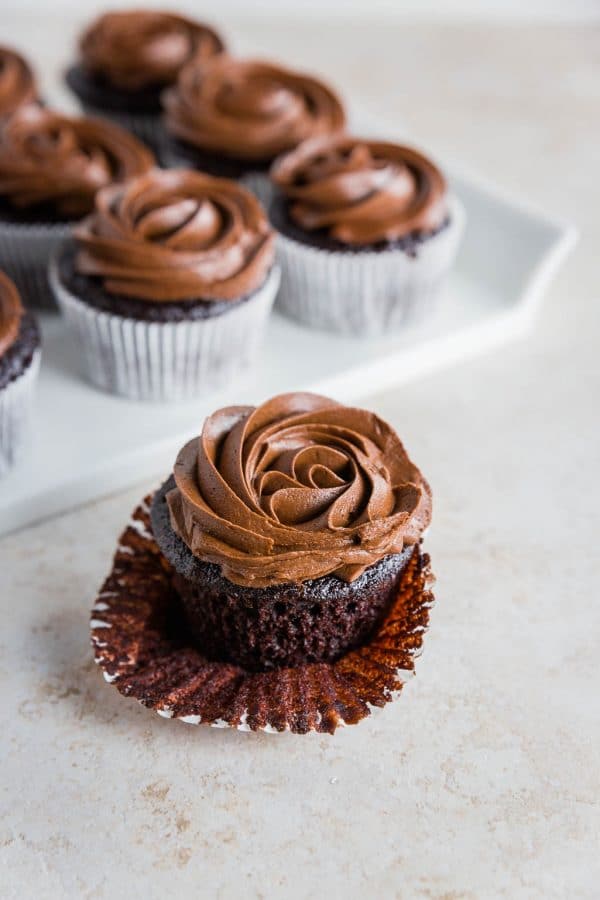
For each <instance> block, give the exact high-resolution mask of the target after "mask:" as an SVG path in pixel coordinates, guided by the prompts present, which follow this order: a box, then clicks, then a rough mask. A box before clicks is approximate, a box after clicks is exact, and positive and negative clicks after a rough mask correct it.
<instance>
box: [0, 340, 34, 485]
mask: <svg viewBox="0 0 600 900" xmlns="http://www.w3.org/2000/svg"><path fill="white" fill-rule="evenodd" d="M40 358H41V351H40V350H39V349H37V350H36V351H35V353H34V354H33V358H32V360H31V362H30V363H29V365H28V367H27V368H26V369H25V371H24V372H23V373H22V374H21V375H19V376H18V377H17V378H15V379H14V381H10V382H9V383H8V384H7V385H6V387H4V388H0V476H2V475H4V473H5V472H6V471H7V470H8V469H10V468H12V466H13V465H14V464H15V463H17V462H18V461H19V459H20V458H21V456H22V455H23V453H24V451H25V450H26V447H27V445H28V443H29V439H30V437H31V418H32V416H31V413H32V404H33V397H34V392H35V383H36V381H37V376H38V372H39V368H40Z"/></svg>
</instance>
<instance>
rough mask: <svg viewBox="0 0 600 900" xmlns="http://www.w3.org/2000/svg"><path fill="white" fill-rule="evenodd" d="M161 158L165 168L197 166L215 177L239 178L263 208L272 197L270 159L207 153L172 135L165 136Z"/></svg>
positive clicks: (236, 179) (267, 206)
mask: <svg viewBox="0 0 600 900" xmlns="http://www.w3.org/2000/svg"><path fill="white" fill-rule="evenodd" d="M162 158H163V162H164V165H166V166H168V167H169V168H180V167H181V168H187V169H189V168H192V169H198V170H199V171H201V172H207V173H208V174H209V175H213V176H214V177H215V178H232V179H233V180H234V181H239V182H240V183H241V184H243V185H244V187H247V188H248V190H249V191H252V193H253V194H254V196H255V197H256V198H257V199H258V200H259V201H260V202H261V203H262V205H263V206H264V208H265V209H266V210H267V211H268V209H269V206H270V204H271V200H272V197H273V185H272V182H271V180H270V178H269V168H270V165H271V162H272V160H263V161H258V162H255V163H254V162H249V161H248V160H243V159H235V158H233V157H230V156H225V155H223V154H214V153H209V152H206V151H203V150H201V149H200V148H199V147H194V146H192V145H191V144H187V143H185V142H184V141H179V140H176V139H175V138H173V137H168V138H167V139H166V141H165V143H164V146H163V157H162Z"/></svg>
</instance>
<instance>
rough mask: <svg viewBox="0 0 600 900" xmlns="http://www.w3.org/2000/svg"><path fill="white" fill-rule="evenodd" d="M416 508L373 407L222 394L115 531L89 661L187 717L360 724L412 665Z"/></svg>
mask: <svg viewBox="0 0 600 900" xmlns="http://www.w3.org/2000/svg"><path fill="white" fill-rule="evenodd" d="M430 517H431V492H430V490H429V486H428V484H427V482H426V481H425V479H424V477H423V476H422V474H421V473H420V471H419V470H418V469H417V467H416V466H415V465H414V464H413V463H412V462H411V461H410V459H409V458H408V456H407V454H406V451H405V449H404V447H403V445H402V443H401V441H400V439H399V437H398V435H397V434H396V433H395V431H394V430H393V429H392V428H391V427H390V426H389V425H388V424H387V423H385V422H384V421H382V420H381V419H379V418H378V417H377V416H376V415H374V414H373V413H370V412H367V411H365V410H362V409H356V408H351V407H346V406H342V405H341V404H339V403H336V402H334V401H333V400H328V399H327V398H325V397H320V396H317V395H314V394H302V393H299V394H285V395H281V396H278V397H274V398H273V399H271V400H269V401H267V402H266V403H263V404H262V405H260V406H258V407H249V406H234V407H229V408H226V409H221V410H219V411H217V412H216V413H214V414H213V415H211V416H209V417H208V418H207V419H206V421H205V423H204V426H203V429H202V433H201V435H200V436H199V437H198V438H194V439H193V440H191V441H190V442H189V443H188V444H187V445H186V446H185V447H183V449H182V450H181V452H180V453H179V455H178V457H177V460H176V462H175V467H174V472H173V475H172V476H171V477H170V478H169V479H168V480H167V481H166V482H165V483H164V484H163V486H162V487H161V488H160V489H159V490H158V491H157V493H156V494H155V496H154V499H153V500H152V501H151V503H150V508H148V505H147V504H146V503H144V504H142V506H140V507H139V508H138V510H137V511H136V512H135V513H134V520H133V522H132V524H131V526H130V527H129V528H128V529H127V530H126V532H125V533H124V534H123V536H122V538H121V540H120V542H119V549H118V551H117V554H116V556H115V562H114V568H113V571H112V572H111V574H110V576H109V578H108V579H107V581H106V582H105V585H104V587H103V589H102V591H101V593H100V595H99V597H98V601H97V603H96V606H95V608H94V613H93V620H92V628H93V642H94V646H95V653H96V660H97V662H98V663H99V664H100V665H101V666H102V668H103V669H104V673H105V677H106V678H107V680H109V681H111V682H115V683H116V685H117V687H118V688H119V690H120V691H122V693H124V694H126V695H128V696H134V697H137V698H138V699H140V700H141V701H142V702H143V703H145V704H146V705H148V706H152V707H153V708H155V709H156V710H157V711H158V712H160V713H161V715H164V716H167V717H172V716H176V717H178V718H182V719H183V720H184V721H185V722H189V723H193V724H196V723H198V722H205V723H208V724H213V725H217V726H224V725H230V726H232V727H236V728H240V729H242V730H255V729H264V730H267V731H274V730H275V731H284V730H291V731H297V732H306V731H310V730H318V731H334V730H335V728H336V727H337V726H338V725H343V724H352V723H354V722H357V721H359V720H360V719H361V718H363V717H364V716H366V715H368V714H369V711H370V708H372V707H373V706H383V705H384V704H385V703H386V702H387V701H388V700H390V699H392V696H393V693H394V692H396V691H398V690H400V688H401V687H402V683H403V681H404V680H406V677H407V676H408V675H409V674H412V669H413V668H414V663H413V657H414V655H415V654H416V653H417V652H418V650H419V648H420V646H421V641H422V636H423V632H424V630H425V627H426V625H427V620H428V613H427V609H428V607H429V606H430V604H431V601H432V597H431V594H430V592H429V591H428V590H427V589H426V587H427V584H428V581H429V579H430V572H429V564H428V558H427V556H426V555H425V554H423V553H422V551H421V546H420V544H421V537H422V534H423V532H424V530H425V529H426V527H427V525H428V524H429V520H430ZM108 626H110V627H108Z"/></svg>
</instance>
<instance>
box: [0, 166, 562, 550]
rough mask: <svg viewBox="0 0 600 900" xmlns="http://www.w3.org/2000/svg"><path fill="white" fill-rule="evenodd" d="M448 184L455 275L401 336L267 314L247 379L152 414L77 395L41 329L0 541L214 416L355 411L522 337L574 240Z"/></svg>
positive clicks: (75, 375)
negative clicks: (280, 400) (36, 372)
mask: <svg viewBox="0 0 600 900" xmlns="http://www.w3.org/2000/svg"><path fill="white" fill-rule="evenodd" d="M450 181H451V186H452V188H453V190H455V191H456V192H457V193H458V195H459V196H460V197H461V199H462V201H463V203H464V206H465V209H466V213H467V228H466V232H465V235H464V239H463V244H462V247H461V251H460V255H459V259H458V263H457V266H456V268H455V270H454V272H453V274H452V276H451V278H450V279H449V282H448V285H447V289H446V291H445V295H444V297H443V298H442V301H441V303H440V304H439V311H438V312H437V313H436V314H435V315H434V316H433V317H432V318H431V319H430V320H429V321H428V322H427V323H423V324H421V325H419V326H415V327H414V328H413V329H412V330H407V331H406V332H405V333H404V334H403V335H401V336H396V337H389V338H387V337H386V338H384V339H374V340H369V341H361V340H357V339H354V338H342V337H336V336H333V335H328V334H323V333H318V332H314V331H310V330H307V329H305V328H303V327H301V326H299V325H296V324H294V323H292V322H290V321H288V320H286V319H284V318H282V317H281V316H279V315H277V314H274V315H273V317H272V320H271V322H270V325H269V328H268V333H267V335H266V340H265V343H264V349H263V353H262V357H261V359H260V364H259V365H258V367H257V368H256V370H255V371H254V372H252V373H249V374H247V375H246V376H244V378H243V379H242V381H241V382H238V383H236V384H232V385H230V386H229V387H228V388H227V389H226V390H222V391H220V392H218V393H216V392H215V393H212V394H211V395H210V396H206V397H203V398H198V400H197V401H194V402H192V403H186V404H180V405H170V406H162V405H161V406H159V405H148V404H136V403H132V402H129V401H126V400H122V399H119V398H115V397H112V396H109V395H105V394H102V393H100V392H99V391H97V390H95V389H94V388H92V387H90V386H89V385H88V384H86V383H85V382H84V381H83V380H82V379H81V376H80V371H79V365H78V361H77V347H76V346H74V344H73V341H72V339H71V337H70V335H69V334H68V333H66V332H65V330H64V327H63V325H62V323H61V320H60V318H59V317H58V316H54V315H52V314H48V315H46V316H44V317H42V328H43V338H44V343H43V362H42V370H41V376H40V384H39V390H38V395H37V401H36V410H35V427H34V434H33V444H32V447H31V450H30V453H29V455H28V457H27V458H26V459H24V460H23V461H22V463H21V464H20V465H19V466H18V467H17V468H16V469H15V470H13V472H11V473H10V474H9V475H8V476H7V477H5V478H4V479H3V480H2V482H1V484H0V534H2V533H6V532H8V531H12V530H14V529H17V528H20V527H22V526H24V525H27V524H29V523H32V522H35V521H38V520H40V519H42V518H45V517H48V516H51V515H54V514H56V513H60V512H62V511H64V510H67V509H69V508H71V507H74V506H76V505H78V504H81V503H84V502H86V501H89V500H92V499H94V498H97V497H100V496H102V495H105V494H107V493H110V492H112V491H115V490H118V489H120V488H124V487H126V486H129V485H131V484H134V483H135V482H142V481H145V480H147V479H150V478H154V477H156V479H157V480H158V479H159V478H160V477H161V476H165V475H166V473H167V472H168V471H169V469H170V468H171V466H172V463H173V460H174V457H175V454H176V452H177V450H178V449H179V447H180V446H181V445H182V444H183V443H184V441H185V440H187V439H188V438H189V437H190V436H193V435H195V434H197V433H198V432H199V430H200V427H201V425H202V421H203V419H204V417H205V415H206V414H207V413H209V412H211V411H213V410H214V409H217V408H218V407H220V406H223V405H227V404H230V403H236V404H238V403H246V402H250V403H252V402H256V401H260V400H263V399H265V398H266V397H268V396H269V395H272V394H274V393H280V392H283V391H289V390H299V389H302V390H312V391H316V392H321V393H325V394H329V395H331V396H333V397H335V398H336V399H339V400H342V401H353V400H357V399H359V398H360V397H361V396H365V395H368V394H370V393H373V392H374V391H377V390H380V389H384V388H389V387H391V386H394V385H399V384H402V383H405V382H407V381H409V380H410V379H412V378H415V377H417V376H419V375H421V374H423V373H425V372H430V371H432V370H434V369H437V368H439V367H441V366H447V365H449V364H450V363H453V362H455V361H457V360H461V359H465V358H466V357H468V356H470V355H473V354H475V353H480V352H482V351H483V350H487V349H489V348H491V347H493V346H495V345H498V344H500V343H501V342H503V341H506V340H509V339H512V338H516V337H519V336H521V335H524V334H525V333H526V332H527V330H528V329H529V328H530V327H531V326H532V324H533V321H534V317H535V313H536V309H537V306H538V303H539V300H540V298H541V296H542V294H543V292H544V290H545V288H546V286H547V285H548V283H549V281H550V279H551V278H552V277H553V275H554V273H555V272H556V270H557V268H558V266H559V265H560V263H561V262H562V260H563V259H564V257H565V256H566V254H567V253H568V251H569V249H570V248H571V246H572V244H573V243H574V240H575V234H574V232H573V230H572V229H571V228H569V227H568V226H566V225H564V224H563V223H560V222H558V221H555V220H553V219H552V218H549V217H547V216H545V215H541V214H539V213H536V212H534V211H530V210H528V209H527V208H524V207H523V206H522V205H520V204H515V203H514V202H512V201H511V200H510V199H508V198H506V197H504V196H503V195H502V194H500V193H498V191H497V190H496V189H495V188H492V187H489V186H486V185H485V184H483V183H481V182H479V181H477V180H476V179H473V178H471V177H467V176H464V175H459V174H454V175H452V173H451V177H450Z"/></svg>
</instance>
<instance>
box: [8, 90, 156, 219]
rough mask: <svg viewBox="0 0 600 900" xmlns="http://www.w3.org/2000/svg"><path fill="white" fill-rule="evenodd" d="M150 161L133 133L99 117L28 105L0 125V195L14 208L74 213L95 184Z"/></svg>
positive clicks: (88, 200)
mask: <svg viewBox="0 0 600 900" xmlns="http://www.w3.org/2000/svg"><path fill="white" fill-rule="evenodd" d="M153 164H154V158H153V156H152V154H151V153H150V151H149V150H147V149H146V147H144V145H143V144H142V143H140V141H138V140H137V138H135V137H133V135H131V134H129V132H127V131H125V130H124V129H123V128H119V127H118V126H117V125H113V124H112V123H109V122H106V121H105V120H103V119H87V118H81V119H77V118H70V117H68V116H64V115H61V114H60V113H56V112H52V111H51V110H48V109H43V108H41V107H35V106H28V107H23V108H22V109H19V110H17V112H16V113H15V114H14V115H13V116H11V118H10V119H9V120H8V121H7V122H6V124H5V125H4V127H3V128H2V130H1V131H0V197H4V198H6V199H7V200H8V201H9V202H10V203H11V204H12V205H13V206H15V207H18V208H28V207H36V206H39V205H42V204H51V205H52V207H53V209H54V210H55V211H56V213H57V214H58V215H60V216H63V217H65V218H79V217H81V216H83V215H85V214H86V213H88V212H89V211H90V210H91V209H92V207H93V204H94V196H95V194H96V191H97V190H98V189H99V188H101V187H103V186H104V185H106V184H109V183H110V182H112V181H120V180H122V179H123V178H127V177H128V176H130V175H134V174H137V173H138V172H145V171H147V170H148V169H150V168H151V167H152V165H153Z"/></svg>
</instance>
